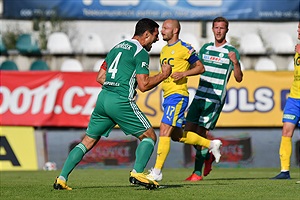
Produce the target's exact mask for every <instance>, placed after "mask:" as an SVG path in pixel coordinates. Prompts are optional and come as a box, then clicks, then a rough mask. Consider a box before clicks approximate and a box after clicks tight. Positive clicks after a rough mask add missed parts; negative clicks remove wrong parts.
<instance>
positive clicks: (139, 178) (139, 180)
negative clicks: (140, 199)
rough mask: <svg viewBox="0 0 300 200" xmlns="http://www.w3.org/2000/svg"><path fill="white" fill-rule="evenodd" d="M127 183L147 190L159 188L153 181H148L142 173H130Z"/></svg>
mask: <svg viewBox="0 0 300 200" xmlns="http://www.w3.org/2000/svg"><path fill="white" fill-rule="evenodd" d="M129 182H130V183H132V184H134V185H136V184H137V185H141V186H144V187H146V188H147V189H149V190H152V189H157V188H159V184H158V183H157V182H156V181H155V180H150V179H149V178H148V177H147V175H146V174H144V173H134V172H130V177H129Z"/></svg>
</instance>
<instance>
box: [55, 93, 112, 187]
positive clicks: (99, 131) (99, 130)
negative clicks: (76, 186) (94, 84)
mask: <svg viewBox="0 0 300 200" xmlns="http://www.w3.org/2000/svg"><path fill="white" fill-rule="evenodd" d="M103 101H105V96H103V94H102V92H101V93H100V94H99V98H98V100H97V102H96V106H95V108H94V110H93V113H92V115H91V118H90V121H89V125H88V128H87V130H86V135H85V137H84V138H83V139H82V141H81V142H80V143H79V144H78V145H76V146H75V147H74V148H73V149H72V150H71V151H70V153H69V155H68V157H67V159H66V161H65V163H64V166H63V168H62V171H61V173H60V175H59V177H58V178H56V180H55V183H54V185H53V187H54V189H65V190H71V189H72V188H70V187H68V186H67V181H68V178H69V175H70V173H71V172H72V171H73V169H74V168H75V167H76V166H77V164H78V163H79V162H80V161H81V160H82V158H83V156H84V155H85V154H86V153H87V152H88V151H89V150H90V149H91V148H93V147H94V146H95V145H96V143H97V142H98V141H99V139H100V138H101V136H108V135H109V132H110V131H111V129H112V128H113V127H114V126H115V123H114V122H113V121H111V119H110V118H109V117H107V116H106V113H105V112H104V109H103Z"/></svg>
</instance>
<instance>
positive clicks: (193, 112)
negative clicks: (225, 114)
mask: <svg viewBox="0 0 300 200" xmlns="http://www.w3.org/2000/svg"><path fill="white" fill-rule="evenodd" d="M223 105H224V104H218V103H214V102H208V101H205V99H193V101H192V103H191V105H190V107H189V110H188V113H187V116H186V121H187V122H192V123H194V124H198V126H202V127H204V128H206V129H208V130H213V129H214V128H215V126H216V124H217V121H218V119H219V116H220V113H221V111H222V108H223Z"/></svg>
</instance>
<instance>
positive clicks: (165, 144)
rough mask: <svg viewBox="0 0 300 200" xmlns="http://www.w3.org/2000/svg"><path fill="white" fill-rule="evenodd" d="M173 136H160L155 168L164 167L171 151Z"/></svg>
mask: <svg viewBox="0 0 300 200" xmlns="http://www.w3.org/2000/svg"><path fill="white" fill-rule="evenodd" d="M170 146H171V138H170V137H159V142H158V147H157V157H156V162H155V166H154V168H156V169H160V170H161V169H162V167H163V166H164V163H165V161H166V159H167V156H168V154H169V152H170Z"/></svg>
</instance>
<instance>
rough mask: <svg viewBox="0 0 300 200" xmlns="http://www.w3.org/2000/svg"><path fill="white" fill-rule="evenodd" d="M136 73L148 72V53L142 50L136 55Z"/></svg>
mask: <svg viewBox="0 0 300 200" xmlns="http://www.w3.org/2000/svg"><path fill="white" fill-rule="evenodd" d="M135 61H136V74H149V54H148V53H147V52H146V51H145V50H143V51H141V52H139V53H138V54H137V55H136V59H135Z"/></svg>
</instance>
